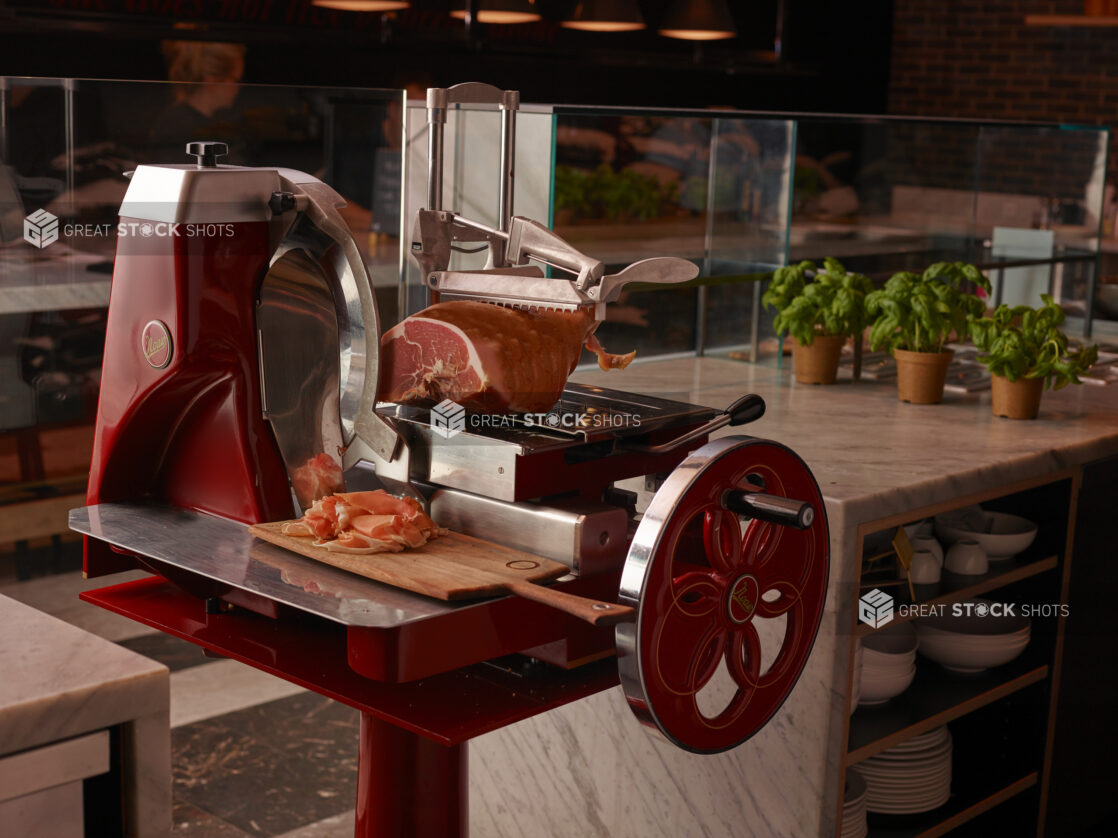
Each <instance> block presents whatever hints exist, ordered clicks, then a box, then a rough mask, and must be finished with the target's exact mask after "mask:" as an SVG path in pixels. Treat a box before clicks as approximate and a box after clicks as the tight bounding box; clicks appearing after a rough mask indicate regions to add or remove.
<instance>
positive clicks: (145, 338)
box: [140, 320, 174, 370]
mask: <svg viewBox="0 0 1118 838" xmlns="http://www.w3.org/2000/svg"><path fill="white" fill-rule="evenodd" d="M140 349H141V350H142V351H143V353H144V358H145V359H146V360H147V362H148V363H149V364H151V365H152V366H153V367H155V368H156V369H157V370H161V369H163V368H164V367H166V366H167V365H168V364H169V363H171V356H172V354H173V352H174V347H173V345H172V343H171V331H170V330H169V329H168V328H167V325H166V324H165V323H164V322H163V321H162V320H152V321H151V322H150V323H148V324H147V325H146V326H144V330H143V331H142V332H141V333H140Z"/></svg>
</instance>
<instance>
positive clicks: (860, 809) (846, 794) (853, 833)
mask: <svg viewBox="0 0 1118 838" xmlns="http://www.w3.org/2000/svg"><path fill="white" fill-rule="evenodd" d="M868 832H869V828H868V827H867V826H866V780H865V778H864V777H863V776H862V775H861V774H859V773H858V769H856V768H847V769H846V788H845V789H844V790H843V794H842V831H841V832H840V833H839V835H840V836H841V838H866V835H867V833H868Z"/></svg>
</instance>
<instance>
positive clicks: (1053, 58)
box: [888, 0, 1118, 178]
mask: <svg viewBox="0 0 1118 838" xmlns="http://www.w3.org/2000/svg"><path fill="white" fill-rule="evenodd" d="M1082 13H1083V2H1082V0H1056V2H1038V1H1037V0H999V2H994V3H983V2H979V0H896V3H895V4H894V17H893V44H892V57H891V68H892V69H891V76H890V83H889V103H888V108H889V112H890V113H895V114H914V115H919V116H955V117H971V118H976V119H1014V120H1022V119H1024V120H1043V121H1045V122H1064V123H1074V124H1087V125H1110V124H1112V123H1114V122H1115V119H1116V117H1118V27H1111V28H1074V27H1051V26H1026V25H1025V16H1026V15H1029V14H1034V15H1040V14H1070V15H1074V14H1082ZM1115 141H1116V138H1112V143H1114V142H1115ZM1116 150H1118V146H1115V145H1113V144H1112V147H1111V153H1110V177H1111V178H1113V177H1114V176H1115V175H1116V174H1118V165H1116V159H1115V158H1116V155H1115V152H1116ZM1038 162H1042V163H1043V161H1038Z"/></svg>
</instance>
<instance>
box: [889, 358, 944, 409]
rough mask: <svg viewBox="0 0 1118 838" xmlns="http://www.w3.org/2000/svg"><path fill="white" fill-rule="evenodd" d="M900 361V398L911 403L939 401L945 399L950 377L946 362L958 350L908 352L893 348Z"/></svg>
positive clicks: (897, 359) (898, 381)
mask: <svg viewBox="0 0 1118 838" xmlns="http://www.w3.org/2000/svg"><path fill="white" fill-rule="evenodd" d="M893 357H894V358H895V359H896V361H897V398H899V399H900V400H901V401H902V402H908V403H909V404H939V403H940V402H941V401H943V384H944V382H945V381H947V365H948V364H950V363H951V359H952V358H954V357H955V352H954V351H953V350H950V349H948V350H947V351H946V352H909V351H908V350H907V349H894V350H893Z"/></svg>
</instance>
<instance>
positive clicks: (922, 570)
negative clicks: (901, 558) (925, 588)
mask: <svg viewBox="0 0 1118 838" xmlns="http://www.w3.org/2000/svg"><path fill="white" fill-rule="evenodd" d="M942 566H943V560H942V559H937V558H936V556H935V553H933V552H932V551H931V550H916V551H915V552H914V553H913V554H912V566H911V567H909V569H908V578H909V579H910V580H912V584H913V585H934V584H935V583H936V582H938V581H939V578H940V568H941V567H942Z"/></svg>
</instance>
